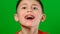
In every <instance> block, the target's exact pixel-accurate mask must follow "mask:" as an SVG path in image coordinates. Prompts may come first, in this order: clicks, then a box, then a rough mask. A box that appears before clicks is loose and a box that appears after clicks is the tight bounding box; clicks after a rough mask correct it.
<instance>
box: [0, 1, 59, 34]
mask: <svg viewBox="0 0 60 34" xmlns="http://www.w3.org/2000/svg"><path fill="white" fill-rule="evenodd" d="M17 1H18V0H0V34H15V33H16V32H18V31H19V30H21V26H20V24H19V23H18V22H16V21H15V20H14V13H15V12H16V4H17ZM41 1H42V3H43V6H44V13H45V14H46V20H45V21H44V22H41V23H40V25H39V30H42V31H44V32H48V34H60V0H41Z"/></svg>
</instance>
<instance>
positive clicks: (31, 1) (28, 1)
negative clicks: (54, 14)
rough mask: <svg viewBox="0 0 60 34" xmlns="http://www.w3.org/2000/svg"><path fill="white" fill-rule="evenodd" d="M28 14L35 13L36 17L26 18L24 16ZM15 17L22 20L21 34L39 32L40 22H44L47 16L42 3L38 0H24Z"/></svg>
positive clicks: (35, 33)
mask: <svg viewBox="0 0 60 34" xmlns="http://www.w3.org/2000/svg"><path fill="white" fill-rule="evenodd" d="M34 8H35V9H34ZM26 15H34V17H35V18H34V19H33V20H26V19H25V18H24V17H25V16H26ZM14 18H15V20H16V21H19V22H20V24H21V27H22V30H21V31H20V32H19V34H38V27H39V23H40V22H41V21H42V22H43V21H44V20H45V18H46V16H45V14H44V13H42V8H41V5H40V4H39V3H38V2H37V1H36V0H22V1H21V3H20V4H19V6H18V8H17V13H16V14H15V16H14Z"/></svg>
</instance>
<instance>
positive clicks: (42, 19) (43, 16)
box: [41, 14, 46, 22]
mask: <svg viewBox="0 0 60 34" xmlns="http://www.w3.org/2000/svg"><path fill="white" fill-rule="evenodd" d="M45 19H46V15H45V14H43V15H42V18H41V21H42V22H43V21H44V20H45Z"/></svg>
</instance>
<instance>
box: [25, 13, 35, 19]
mask: <svg viewBox="0 0 60 34" xmlns="http://www.w3.org/2000/svg"><path fill="white" fill-rule="evenodd" d="M24 18H25V19H26V20H34V19H35V16H34V15H32V14H27V15H25V16H24Z"/></svg>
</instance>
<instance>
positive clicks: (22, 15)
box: [18, 11, 26, 21]
mask: <svg viewBox="0 0 60 34" xmlns="http://www.w3.org/2000/svg"><path fill="white" fill-rule="evenodd" d="M25 14H26V12H24V11H19V12H18V19H19V21H22V20H23V18H24V15H25Z"/></svg>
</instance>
